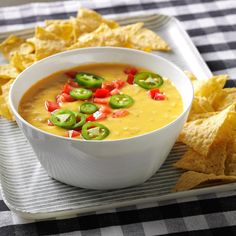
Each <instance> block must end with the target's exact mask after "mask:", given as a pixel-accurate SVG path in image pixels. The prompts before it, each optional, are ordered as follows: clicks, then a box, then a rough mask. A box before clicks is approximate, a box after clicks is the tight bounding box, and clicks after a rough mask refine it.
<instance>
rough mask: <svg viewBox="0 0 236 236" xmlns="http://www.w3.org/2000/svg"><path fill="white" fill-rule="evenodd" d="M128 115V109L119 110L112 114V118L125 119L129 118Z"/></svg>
mask: <svg viewBox="0 0 236 236" xmlns="http://www.w3.org/2000/svg"><path fill="white" fill-rule="evenodd" d="M128 114H129V111H128V110H127V109H119V110H116V111H114V112H113V113H112V117H113V118H117V117H123V116H127V115H128Z"/></svg>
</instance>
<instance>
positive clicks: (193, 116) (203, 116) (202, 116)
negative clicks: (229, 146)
mask: <svg viewBox="0 0 236 236" xmlns="http://www.w3.org/2000/svg"><path fill="white" fill-rule="evenodd" d="M218 113H219V112H217V111H215V112H205V113H198V114H190V115H189V116H188V122H189V121H193V120H198V119H206V118H209V117H211V116H214V115H217V114H218Z"/></svg>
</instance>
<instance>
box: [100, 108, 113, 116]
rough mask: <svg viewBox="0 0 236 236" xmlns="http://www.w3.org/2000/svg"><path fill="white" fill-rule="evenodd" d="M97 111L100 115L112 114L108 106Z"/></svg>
mask: <svg viewBox="0 0 236 236" xmlns="http://www.w3.org/2000/svg"><path fill="white" fill-rule="evenodd" d="M99 111H100V112H101V113H105V114H110V113H111V112H112V109H111V108H110V107H108V106H101V107H100V108H99Z"/></svg>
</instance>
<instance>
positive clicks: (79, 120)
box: [72, 112, 86, 129]
mask: <svg viewBox="0 0 236 236" xmlns="http://www.w3.org/2000/svg"><path fill="white" fill-rule="evenodd" d="M74 114H75V117H76V123H75V124H74V125H73V127H72V129H77V128H79V127H81V126H83V125H84V124H85V122H86V116H85V115H84V114H81V113H79V112H74Z"/></svg>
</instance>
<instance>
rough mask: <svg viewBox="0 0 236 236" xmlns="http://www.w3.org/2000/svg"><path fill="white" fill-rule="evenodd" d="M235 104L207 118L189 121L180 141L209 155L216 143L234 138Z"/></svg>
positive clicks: (200, 152) (202, 153) (204, 154)
mask: <svg viewBox="0 0 236 236" xmlns="http://www.w3.org/2000/svg"><path fill="white" fill-rule="evenodd" d="M233 111H235V104H233V105H232V106H230V107H228V108H227V109H225V110H223V111H221V112H220V113H219V114H216V115H214V116H211V117H209V118H207V119H198V120H195V121H190V122H187V123H186V124H185V125H184V128H183V130H182V132H181V134H180V136H179V141H181V142H183V143H185V144H187V145H188V146H189V147H191V148H192V149H193V150H194V151H196V152H198V153H199V154H201V155H203V156H207V155H208V153H209V151H210V149H211V147H212V145H213V144H214V143H221V142H227V140H228V141H229V140H230V139H231V138H232V132H231V131H232V124H231V123H232V121H233V119H232V118H231V112H233Z"/></svg>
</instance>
